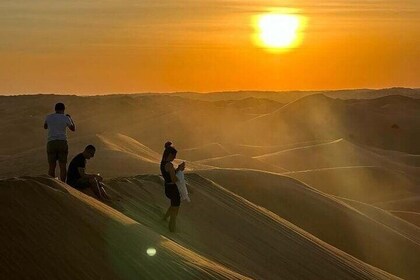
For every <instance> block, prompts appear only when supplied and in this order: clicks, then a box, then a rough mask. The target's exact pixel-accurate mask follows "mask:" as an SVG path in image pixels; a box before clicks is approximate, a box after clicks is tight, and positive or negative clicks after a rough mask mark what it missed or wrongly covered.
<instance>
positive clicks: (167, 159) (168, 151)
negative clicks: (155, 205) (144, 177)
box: [160, 142, 185, 232]
mask: <svg viewBox="0 0 420 280" xmlns="http://www.w3.org/2000/svg"><path fill="white" fill-rule="evenodd" d="M176 154H177V150H176V149H175V148H174V147H173V146H172V143H171V142H166V144H165V151H164V152H163V156H162V161H161V163H160V171H161V173H162V177H163V179H164V180H165V195H166V197H167V198H169V199H170V200H171V206H169V208H168V210H167V211H166V214H165V216H164V217H163V220H165V221H166V220H167V219H168V218H169V230H170V231H171V232H174V231H175V224H176V217H177V215H178V210H179V206H180V205H181V196H180V194H179V191H178V187H177V185H176V182H177V181H178V178H177V177H176V172H178V171H183V170H184V169H185V162H183V163H181V164H180V165H178V167H177V169H175V168H174V165H173V164H172V161H173V160H174V159H175V158H176Z"/></svg>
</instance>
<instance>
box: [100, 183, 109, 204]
mask: <svg viewBox="0 0 420 280" xmlns="http://www.w3.org/2000/svg"><path fill="white" fill-rule="evenodd" d="M98 188H99V192H100V193H101V195H102V197H103V198H104V199H106V200H111V198H110V197H109V195H108V194H107V193H106V191H105V188H104V185H103V184H102V183H99V182H98Z"/></svg>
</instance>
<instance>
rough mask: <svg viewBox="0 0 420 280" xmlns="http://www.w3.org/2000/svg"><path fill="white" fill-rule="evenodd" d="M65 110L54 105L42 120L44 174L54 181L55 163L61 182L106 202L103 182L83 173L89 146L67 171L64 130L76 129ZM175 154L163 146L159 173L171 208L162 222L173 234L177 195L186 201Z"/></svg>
mask: <svg viewBox="0 0 420 280" xmlns="http://www.w3.org/2000/svg"><path fill="white" fill-rule="evenodd" d="M65 109H66V108H65V105H64V104H63V103H57V104H55V113H52V114H49V115H48V116H47V117H46V118H45V122H44V129H48V137H47V156H48V164H49V170H48V174H49V175H50V176H51V177H55V170H56V167H57V162H58V164H59V169H60V179H61V181H63V182H66V183H67V184H68V185H70V186H72V187H73V188H75V189H77V190H79V191H82V192H88V191H89V190H91V191H92V192H93V194H94V195H95V196H96V197H97V198H98V199H99V200H105V201H109V200H110V197H109V195H108V194H107V192H106V191H105V185H104V184H103V178H102V177H101V176H100V175H99V174H89V173H86V161H87V160H88V159H91V158H93V157H94V156H95V152H96V148H95V146H93V145H91V144H89V145H87V146H86V147H85V149H84V150H83V151H82V152H81V153H79V154H77V155H76V156H75V157H74V158H73V159H72V160H71V162H70V164H69V167H68V169H67V156H68V150H69V148H68V143H67V128H68V129H70V130H71V131H76V125H75V123H74V121H73V119H72V118H71V116H70V115H69V114H65V113H64V112H65ZM176 154H177V150H176V149H175V148H174V147H173V146H172V143H171V142H166V143H165V150H164V152H163V156H162V160H161V164H160V171H161V174H162V177H163V179H164V181H165V195H166V196H167V197H168V198H169V199H170V201H171V205H170V206H169V208H168V210H167V211H166V214H165V215H164V216H163V218H162V219H163V220H164V221H167V220H168V218H169V230H170V231H171V232H174V231H175V224H176V217H177V215H178V210H179V206H180V204H181V194H182V198H183V199H187V200H189V198H188V193H187V189H186V186H185V181H184V176H183V171H184V169H185V162H182V163H181V164H180V165H178V167H177V168H176V169H175V167H174V165H173V163H172V162H173V161H174V159H175V158H176ZM177 184H178V186H177ZM180 186H181V187H180ZM180 190H181V192H180Z"/></svg>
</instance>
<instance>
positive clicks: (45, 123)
mask: <svg viewBox="0 0 420 280" xmlns="http://www.w3.org/2000/svg"><path fill="white" fill-rule="evenodd" d="M44 129H48V123H47V119H45V121H44Z"/></svg>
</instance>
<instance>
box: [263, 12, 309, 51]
mask: <svg viewBox="0 0 420 280" xmlns="http://www.w3.org/2000/svg"><path fill="white" fill-rule="evenodd" d="M256 28H257V32H258V34H257V37H258V38H257V42H258V44H259V45H261V46H263V47H265V48H269V49H288V48H293V47H295V46H296V45H297V44H298V42H299V39H300V38H299V36H300V34H299V30H300V29H301V28H302V20H301V18H300V17H298V16H296V15H293V14H281V13H269V14H264V15H261V16H259V17H258V19H257V21H256Z"/></svg>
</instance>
